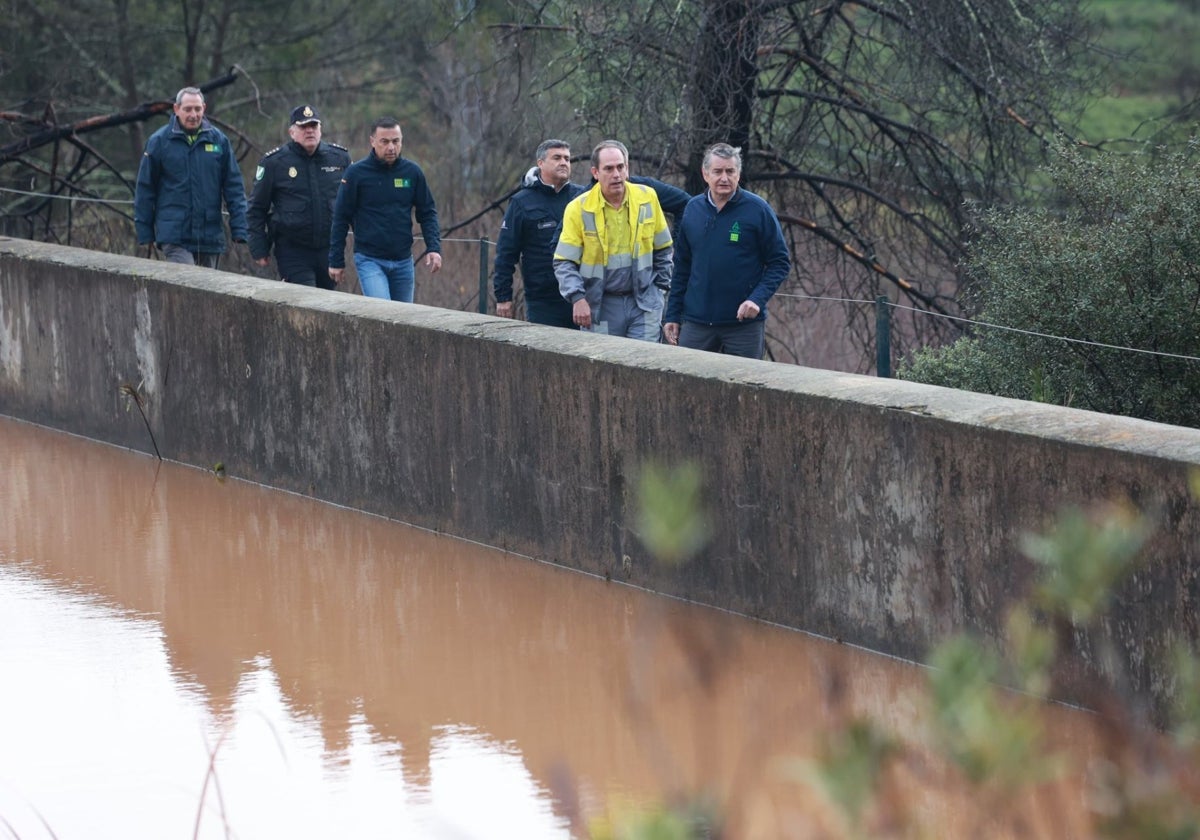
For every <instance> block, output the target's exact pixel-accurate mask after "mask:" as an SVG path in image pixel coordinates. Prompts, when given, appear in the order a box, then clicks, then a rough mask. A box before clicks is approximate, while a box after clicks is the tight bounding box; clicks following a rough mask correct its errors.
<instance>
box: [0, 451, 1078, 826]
mask: <svg viewBox="0 0 1200 840" xmlns="http://www.w3.org/2000/svg"><path fill="white" fill-rule="evenodd" d="M25 431H26V435H25V437H23V438H22V439H21V441H20V445H19V446H18V447H16V448H15V449H16V451H18V452H21V453H22V455H21V457H19V458H16V459H15V460H14V463H13V468H12V469H11V470H8V471H6V472H5V474H4V478H3V480H4V481H5V482H8V483H10V484H11V485H14V486H18V487H19V490H20V493H21V494H22V495H20V496H16V495H15V494H14V497H17V498H23V499H26V500H27V501H26V503H25V504H26V505H27V510H26V511H18V512H16V513H15V521H16V522H17V523H19V525H18V527H19V528H20V529H22V530H23V531H24V530H26V529H28V532H29V533H31V534H32V536H31V537H29V538H26V537H25V535H24V534H22V536H21V539H22V540H23V542H26V543H28V544H31V545H36V555H37V556H38V557H39V558H41V559H42V562H43V564H44V566H45V568H44V569H42V570H40V572H41V573H45V574H47V575H50V576H52V577H54V578H56V579H61V580H65V581H69V582H70V581H73V582H75V583H76V584H77V585H79V586H82V587H86V588H87V589H88V590H90V591H97V592H99V593H102V594H103V596H104V597H106V598H109V599H111V600H113V601H114V602H116V603H117V604H118V605H120V606H121V607H122V608H124V609H130V610H134V611H137V612H139V613H144V614H147V615H150V616H152V617H154V618H156V619H157V620H158V621H159V622H161V626H162V629H163V638H164V644H165V648H166V651H167V654H168V656H169V658H170V662H171V666H172V670H173V671H174V672H175V673H176V674H177V675H178V676H179V678H180V680H181V681H182V682H184V683H186V684H188V685H196V686H199V687H201V688H202V691H203V697H204V701H205V703H206V704H207V705H208V707H209V709H210V710H211V713H212V715H213V717H214V718H215V719H216V720H217V721H224V722H230V721H232V719H233V718H234V715H235V712H236V711H237V710H238V708H237V707H238V702H239V698H240V696H241V695H243V694H244V693H245V691H246V690H247V687H248V686H251V685H253V684H255V682H256V681H257V680H261V679H263V678H266V676H267V675H265V674H264V673H262V669H264V668H268V669H270V671H271V674H272V675H273V677H274V678H275V679H277V681H278V685H279V689H280V693H281V695H282V697H283V700H284V702H285V704H286V705H287V708H288V710H289V712H290V713H291V714H292V715H294V716H295V717H296V718H297V719H302V720H311V721H314V722H315V724H316V725H317V726H318V727H319V728H320V732H321V737H322V739H323V741H324V748H325V750H326V752H327V756H328V761H329V763H330V764H331V765H336V764H337V763H338V762H341V761H346V760H348V756H349V755H350V754H351V752H352V747H353V744H354V742H355V739H356V738H357V739H361V738H362V737H363V730H364V727H366V728H368V729H369V731H370V733H371V737H372V740H376V739H377V740H378V741H379V742H381V743H383V744H392V745H395V748H394V749H392V750H389V755H390V756H392V757H394V758H395V759H396V760H397V761H399V762H400V764H401V765H402V767H403V772H404V776H405V779H406V780H407V781H408V782H409V783H411V784H413V785H415V786H417V787H420V788H425V789H427V788H428V787H429V786H430V785H431V783H432V781H433V779H432V774H433V768H434V766H435V765H436V764H437V763H438V762H439V761H441V760H443V759H447V760H448V758H447V757H448V756H449V755H451V754H452V753H453V748H454V747H455V746H456V745H459V746H461V743H462V739H463V738H467V740H468V741H469V742H470V743H471V744H475V745H480V746H481V747H482V746H484V745H487V744H491V745H492V746H493V748H494V749H495V750H497V751H499V752H503V753H511V754H512V755H513V756H515V757H518V758H519V760H520V761H522V762H523V764H524V766H525V767H526V768H527V769H528V772H529V773H530V774H531V776H532V778H533V779H534V780H535V781H536V784H537V785H538V786H539V787H540V788H541V789H542V790H544V791H554V796H553V801H554V804H553V807H555V808H556V809H562V810H559V813H560V814H562V813H563V812H564V811H565V810H569V807H568V806H567V805H564V804H563V803H566V802H568V801H569V796H572V795H573V796H575V797H576V798H577V799H578V800H579V801H580V802H581V807H583V808H584V809H585V810H588V811H594V810H595V809H596V808H603V807H604V803H605V802H606V801H609V800H610V799H613V798H614V797H615V798H621V797H626V798H628V797H634V798H638V799H655V798H659V797H661V798H664V799H669V798H670V797H672V796H677V795H684V794H691V793H694V792H695V791H697V790H703V789H707V790H710V791H712V792H713V796H714V797H715V798H716V800H717V801H718V802H719V804H721V805H722V807H723V809H724V811H725V812H726V814H727V815H728V818H729V819H730V821H731V822H730V824H731V825H736V824H739V821H743V820H744V821H745V822H746V824H754V825H762V824H763V822H762V821H763V820H766V819H770V820H775V819H782V818H783V817H782V816H781V815H786V814H788V813H790V811H791V810H794V809H797V808H800V809H801V810H803V809H804V808H808V807H811V803H809V802H808V799H807V798H804V797H801V798H799V799H798V798H797V797H798V794H797V790H796V788H795V786H794V785H792V784H791V783H790V782H787V781H786V780H785V779H783V778H782V777H781V776H780V774H779V772H778V768H779V764H778V761H777V760H778V759H780V758H782V757H786V756H797V755H808V754H811V753H812V751H813V749H814V745H815V744H816V742H817V739H818V737H819V735H820V733H821V731H822V730H824V729H827V728H830V727H833V726H834V725H835V724H837V723H838V722H839V721H842V720H844V719H846V717H847V716H850V715H854V714H863V715H870V716H871V717H872V718H875V719H877V720H880V721H882V722H883V723H884V724H885V725H887V726H888V727H889V728H890V729H892V730H893V731H896V732H901V733H913V738H914V739H915V740H918V741H919V736H918V735H917V734H916V733H917V731H918V721H919V720H920V717H921V711H920V707H919V704H918V703H917V702H916V701H915V700H914V697H913V686H914V680H916V679H918V678H919V676H918V675H917V674H916V673H915V672H914V670H913V669H911V668H908V667H904V666H899V665H897V664H896V663H894V662H892V661H890V660H887V659H884V658H882V657H877V656H873V655H870V654H866V653H864V652H861V651H854V650H847V649H846V648H844V647H840V646H836V645H833V644H829V643H824V642H814V641H811V640H805V639H804V638H803V637H801V636H799V635H798V634H795V633H792V632H789V631H785V630H781V629H779V628H772V627H767V626H764V625H759V624H753V623H749V622H746V621H745V620H744V619H739V618H737V617H735V616H732V615H729V614H726V613H721V612H718V611H714V610H706V609H698V608H695V607H691V606H688V605H683V604H680V603H679V602H674V601H667V600H664V599H660V598H656V597H652V596H649V595H647V594H646V593H642V592H638V591H636V590H633V589H631V588H628V587H623V586H618V585H614V584H608V583H605V582H603V581H602V580H600V579H598V578H589V577H585V576H582V575H579V574H577V573H574V572H569V571H564V570H560V569H556V568H554V567H548V566H543V565H540V564H536V563H533V562H530V561H529V560H526V559H522V558H519V557H513V556H508V555H502V554H497V553H495V552H492V551H489V550H486V549H484V548H481V547H478V546H475V545H472V544H469V543H465V542H460V541H456V540H452V539H449V538H445V537H440V536H437V535H434V534H430V533H427V532H422V531H416V530H413V529H409V528H405V527H403V526H400V525H397V524H395V523H390V522H387V521H385V520H382V519H378V518H373V517H369V516H365V515H361V514H357V513H354V512H349V511H345V510H338V509H335V508H332V507H329V506H325V505H321V504H317V503H315V502H312V501H311V500H307V499H303V498H300V497H296V496H289V495H285V494H281V493H277V492H274V491H268V490H266V489H263V488H259V487H255V486H253V485H248V484H245V483H242V482H236V481H225V482H218V481H216V480H215V479H214V477H213V476H212V475H211V474H209V473H205V472H201V471H196V470H191V469H187V468H183V467H179V466H177V465H173V464H164V465H163V466H162V468H161V470H158V472H157V475H156V468H157V463H156V462H155V461H153V460H152V459H149V458H142V457H139V456H133V455H129V454H128V453H123V452H120V451H119V450H116V449H111V448H108V447H103V446H97V445H94V444H90V443H87V442H85V441H80V440H76V439H71V438H65V437H63V436H58V435H48V434H47V433H45V432H41V431H36V432H34V431H33V430H25ZM0 433H4V430H3V429H0ZM26 438H27V439H26ZM79 487H86V488H87V489H86V491H79V492H77V489H76V488H79ZM50 509H55V510H59V511H61V514H62V516H63V517H66V518H67V519H69V521H70V522H71V523H72V527H71V528H67V529H63V528H62V527H61V522H55V523H53V524H50V525H47V524H46V522H45V520H46V519H47V517H44V516H39V515H38V513H39V512H43V511H45V510H50ZM98 546H100V547H101V548H100V549H99V550H98V548H97V547H98ZM1066 728H1069V727H1066ZM468 736H469V737H468ZM456 739H457V740H456ZM908 790H910V791H913V790H916V791H920V785H919V779H918V780H917V782H916V783H913V782H911V780H910V787H909V788H908ZM926 796H927V794H926V793H921V795H920V797H919V798H918V803H917V805H918V807H923V808H937V809H948V810H950V811H951V812H954V806H953V805H947V804H946V803H945V802H941V801H939V802H938V803H937V804H936V805H935V804H930V802H927V801H925V799H924V797H926ZM930 801H932V800H930ZM953 801H954V800H953V798H951V802H953ZM806 803H807V804H806ZM954 819H955V817H954V816H953V814H951V815H950V816H947V817H946V820H949V822H947V823H945V824H947V825H952V824H953V820H954ZM769 824H771V825H774V824H775V823H769ZM772 836H778V832H772Z"/></svg>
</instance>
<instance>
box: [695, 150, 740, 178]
mask: <svg viewBox="0 0 1200 840" xmlns="http://www.w3.org/2000/svg"><path fill="white" fill-rule="evenodd" d="M714 157H719V158H724V159H725V160H731V161H733V162H734V165H736V166H737V170H738V172H741V171H742V150H741V149H740V148H739V147H736V146H730V145H729V144H728V143H714V144H713V145H711V146H709V147H708V150H707V151H706V152H705V153H704V162H703V163H702V164H701V166H702V167H704V168H705V169H712V159H713V158H714Z"/></svg>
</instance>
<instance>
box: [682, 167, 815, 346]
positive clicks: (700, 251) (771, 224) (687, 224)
mask: <svg viewBox="0 0 1200 840" xmlns="http://www.w3.org/2000/svg"><path fill="white" fill-rule="evenodd" d="M791 267H792V261H791V257H790V256H789V255H788V249H787V243H786V242H785V241H784V239H783V230H782V229H781V228H780V226H779V219H778V218H777V217H776V216H775V211H774V210H772V209H771V205H769V204H767V202H766V201H764V200H763V199H761V198H759V197H758V196H757V195H755V194H754V193H751V192H746V191H745V190H743V189H740V188H739V189H738V190H737V192H735V193H734V194H733V196H731V197H730V199H729V201H728V202H726V204H725V206H724V207H723V208H721V210H720V212H718V211H717V208H716V205H714V204H713V203H712V202H711V201H710V200H709V198H708V193H707V192H705V193H704V194H702V195H698V196H695V197H694V198H693V199H692V200H691V201H689V202H688V203H687V207H686V208H685V209H684V211H683V219H682V221H681V222H680V225H679V236H678V238H677V239H676V241H675V272H674V276H673V277H672V279H671V295H670V297H668V298H667V307H666V310H665V312H664V313H663V323H665V324H678V323H681V322H683V321H690V322H692V323H695V324H706V325H709V326H728V325H731V324H736V323H738V319H737V311H738V307H739V306H741V304H742V301H745V300H751V301H754V303H755V304H757V305H758V308H759V310H761V311H760V312H759V313H758V318H757V319H756V320H762V319H764V318H766V317H767V301H768V300H770V299H771V296H772V295H773V294H775V292H776V290H777V289H778V288H779V286H780V284H782V283H783V281H784V280H785V279H787V276H788V272H789V271H791Z"/></svg>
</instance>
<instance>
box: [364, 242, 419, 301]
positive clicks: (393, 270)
mask: <svg viewBox="0 0 1200 840" xmlns="http://www.w3.org/2000/svg"><path fill="white" fill-rule="evenodd" d="M354 267H355V268H356V269H358V283H359V285H360V286H362V290H363V294H364V295H366V296H367V297H374V298H383V299H384V300H399V301H403V302H404V303H412V302H413V285H414V279H413V278H414V274H415V272H414V271H413V261H412V258H409V259H407V260H379V259H376V258H375V257H368V256H364V255H363V254H355V255H354Z"/></svg>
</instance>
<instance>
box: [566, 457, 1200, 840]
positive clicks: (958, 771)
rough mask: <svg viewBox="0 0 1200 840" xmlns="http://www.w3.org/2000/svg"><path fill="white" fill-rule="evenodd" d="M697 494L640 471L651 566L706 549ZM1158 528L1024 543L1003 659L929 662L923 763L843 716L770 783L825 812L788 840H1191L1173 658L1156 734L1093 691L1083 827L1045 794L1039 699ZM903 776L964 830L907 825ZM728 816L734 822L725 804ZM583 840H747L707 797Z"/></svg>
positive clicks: (1199, 714)
mask: <svg viewBox="0 0 1200 840" xmlns="http://www.w3.org/2000/svg"><path fill="white" fill-rule="evenodd" d="M701 486H702V476H701V474H700V471H699V469H698V468H697V467H696V466H695V465H693V464H688V465H684V466H683V467H680V468H678V469H668V468H663V467H659V466H650V467H647V468H646V469H645V470H644V471H643V476H642V482H641V499H640V503H641V524H642V529H643V541H644V542H645V543H646V545H647V547H648V548H649V549H650V550H651V551H653V552H654V553H655V554H656V556H658V557H659V558H660V559H661V560H662V562H672V563H679V562H686V561H687V560H688V559H689V558H690V557H692V556H694V555H695V554H696V553H697V552H698V551H699V550H700V549H701V548H702V543H698V541H697V534H701V535H702V534H703V533H704V532H703V531H702V530H697V526H699V525H702V524H703V522H704V521H705V519H704V516H703V511H702V509H701V501H700V499H701V495H702V494H701ZM1192 495H1193V496H1194V497H1196V498H1200V472H1197V473H1196V474H1195V475H1193V477H1192ZM1153 528H1154V524H1153V522H1152V519H1151V517H1150V516H1149V515H1147V514H1145V513H1143V512H1140V511H1137V510H1135V509H1133V508H1132V507H1130V506H1125V505H1109V506H1105V507H1102V508H1099V509H1097V510H1095V511H1090V512H1089V511H1082V510H1076V509H1070V510H1066V511H1063V512H1061V513H1060V514H1059V516H1058V518H1057V521H1056V522H1055V524H1054V525H1053V526H1052V527H1050V528H1049V529H1048V530H1047V532H1046V533H1043V534H1037V535H1032V534H1031V535H1027V536H1026V537H1025V539H1024V540H1023V541H1022V545H1021V550H1022V552H1023V553H1024V554H1025V555H1026V556H1027V557H1028V558H1030V559H1031V560H1032V561H1034V562H1035V563H1036V564H1037V567H1038V573H1037V575H1036V579H1035V580H1034V582H1033V585H1032V587H1031V590H1030V591H1029V592H1028V593H1027V594H1025V595H1024V597H1021V598H1018V599H1017V600H1016V601H1015V603H1014V605H1013V606H1012V608H1011V611H1010V613H1009V617H1008V633H1007V639H1006V640H1005V642H1004V644H1003V645H1000V646H991V645H988V644H986V643H984V642H982V641H980V640H979V639H975V638H972V637H969V636H956V637H953V638H950V639H947V640H945V641H944V642H942V643H941V644H940V645H938V646H937V648H936V649H935V650H934V651H933V652H932V654H931V655H930V657H929V662H928V665H929V666H930V669H929V676H928V691H927V694H926V697H925V700H926V702H927V709H928V711H927V714H926V715H925V719H926V720H927V721H928V723H929V727H930V731H929V732H928V733H926V734H925V736H924V738H923V741H924V742H925V744H924V747H923V748H922V747H918V746H914V745H913V744H912V743H911V742H912V740H913V739H912V733H904V734H905V735H907V736H908V737H907V739H906V738H903V737H901V736H900V734H899V733H892V732H889V731H887V728H886V727H885V726H884V725H882V724H881V723H880V722H878V721H874V720H870V719H865V718H863V717H861V716H855V715H853V714H847V715H846V716H845V719H844V720H842V721H841V722H840V723H839V724H838V725H837V726H836V727H834V728H833V729H832V730H830V731H827V732H826V733H825V735H824V737H823V742H822V744H821V746H820V748H819V750H818V753H817V755H816V756H815V757H814V758H796V759H794V760H791V761H789V762H787V763H786V764H785V765H784V766H782V767H781V768H780V770H779V772H780V773H782V774H785V775H786V776H787V778H788V779H790V780H791V781H792V782H794V784H795V785H796V788H797V794H798V798H802V797H800V794H802V793H813V792H816V793H817V794H819V795H820V799H821V800H822V801H823V803H824V804H825V805H827V806H828V807H827V808H824V809H821V810H822V811H823V813H819V814H813V815H811V817H810V818H808V819H806V821H805V822H806V824H805V825H804V828H803V830H802V833H799V834H796V835H794V836H801V837H850V838H941V837H948V836H956V837H958V836H961V837H972V838H979V837H1059V838H1066V837H1081V836H1082V837H1103V838H1139V840H1141V839H1142V838H1151V839H1152V840H1177V839H1181V838H1192V837H1200V761H1198V759H1200V663H1198V661H1197V658H1196V655H1195V651H1194V650H1191V649H1188V648H1187V647H1185V646H1183V645H1180V646H1179V647H1178V648H1177V649H1176V651H1175V654H1174V656H1175V662H1174V668H1173V673H1174V676H1175V691H1174V696H1175V698H1176V702H1175V705H1174V709H1173V713H1172V715H1171V718H1170V720H1169V721H1168V723H1167V725H1166V727H1164V728H1160V727H1156V726H1154V725H1153V724H1152V723H1151V722H1150V720H1149V718H1148V717H1147V715H1146V713H1145V709H1144V707H1142V706H1140V705H1139V702H1138V699H1137V698H1134V697H1131V696H1128V695H1127V694H1126V693H1124V692H1123V691H1122V687H1121V686H1120V685H1118V684H1117V683H1115V682H1110V681H1104V680H1102V679H1101V678H1100V677H1098V676H1092V677H1090V679H1092V680H1093V681H1094V683H1095V684H1094V686H1091V687H1090V691H1089V696H1091V697H1092V698H1094V700H1093V702H1092V703H1091V704H1090V705H1091V707H1092V710H1093V711H1094V712H1095V715H1094V718H1095V726H1096V729H1097V735H1098V739H1097V742H1098V744H1099V747H1098V753H1099V754H1093V755H1090V756H1089V757H1088V765H1089V766H1088V767H1087V768H1084V769H1085V770H1086V772H1085V773H1084V774H1082V775H1083V776H1084V777H1085V778H1086V782H1087V784H1086V788H1087V789H1086V790H1085V791H1083V793H1082V795H1083V796H1084V797H1085V800H1086V807H1085V809H1084V810H1085V813H1086V820H1087V822H1088V824H1087V825H1086V826H1082V827H1081V826H1079V825H1077V824H1075V823H1072V822H1069V821H1068V820H1067V819H1066V817H1064V813H1065V812H1066V811H1069V810H1070V811H1073V810H1077V809H1076V808H1075V807H1072V808H1066V807H1063V806H1064V805H1066V804H1067V803H1065V802H1061V801H1059V800H1056V799H1055V797H1062V796H1064V795H1066V794H1064V793H1063V791H1064V790H1066V789H1067V788H1063V787H1053V786H1052V785H1051V784H1050V783H1052V782H1053V781H1054V780H1055V779H1057V778H1061V777H1062V776H1063V775H1064V774H1066V773H1068V772H1070V771H1071V768H1070V766H1069V761H1070V759H1069V758H1068V757H1066V756H1065V755H1061V754H1057V753H1055V752H1054V751H1053V748H1052V747H1051V746H1050V745H1049V739H1048V738H1047V734H1048V733H1047V732H1046V731H1045V730H1044V718H1045V715H1044V712H1045V711H1046V709H1047V703H1046V701H1045V700H1044V699H1043V698H1044V697H1045V696H1046V693H1047V691H1048V690H1049V689H1050V687H1051V685H1053V683H1054V680H1055V679H1056V677H1057V676H1058V675H1059V674H1060V672H1061V671H1062V670H1063V669H1065V668H1068V667H1071V666H1072V664H1073V663H1071V662H1070V659H1071V657H1072V656H1075V655H1076V654H1075V653H1074V651H1075V646H1074V644H1073V643H1072V637H1073V635H1074V634H1075V633H1076V632H1078V631H1083V630H1087V629H1088V628H1091V627H1093V626H1094V625H1095V624H1096V622H1098V621H1099V620H1100V619H1101V618H1102V617H1103V616H1104V615H1105V613H1106V611H1107V610H1108V609H1109V608H1110V606H1111V603H1112V593H1113V592H1114V589H1115V588H1116V587H1117V586H1118V585H1119V584H1120V583H1121V582H1122V581H1123V580H1124V579H1125V578H1126V577H1127V576H1128V575H1129V574H1130V572H1131V571H1132V570H1133V569H1134V568H1135V566H1136V564H1137V563H1138V560H1139V556H1140V555H1141V552H1142V548H1143V546H1144V545H1145V544H1146V542H1147V539H1148V538H1149V537H1150V535H1151V533H1152V531H1153ZM1075 664H1077V663H1075ZM1081 714H1082V713H1081ZM1079 770H1080V768H1075V771H1076V772H1078V771H1079ZM902 775H903V776H907V777H909V778H911V777H913V776H914V775H915V776H916V777H917V779H918V780H919V781H920V782H921V783H922V784H923V785H924V786H926V787H935V786H936V787H942V788H945V789H946V790H954V791H958V792H960V793H961V792H962V791H964V790H965V792H966V795H964V796H958V797H957V799H956V803H957V802H960V801H965V802H967V803H968V811H969V813H967V814H965V815H964V814H963V813H961V810H960V811H958V812H957V813H956V825H958V826H960V827H959V828H956V829H955V830H954V831H953V833H952V835H951V834H948V833H947V827H946V826H945V825H938V824H923V823H922V822H921V820H920V819H919V818H918V817H917V816H915V812H916V809H915V808H913V807H911V805H912V803H910V802H906V801H905V796H904V794H903V793H902V792H901V790H900V788H901V786H900V785H897V783H896V782H897V778H898V777H899V776H902ZM934 795H935V796H936V792H935V793H934ZM910 796H911V789H910ZM955 807H956V808H958V805H957V804H956V806H955ZM725 810H727V811H735V810H736V807H730V803H726V809H725ZM924 813H926V814H928V813H929V811H928V809H926V810H925V811H924ZM935 813H936V810H935ZM806 816H808V815H806ZM926 820H928V817H926ZM964 825H965V826H966V829H965V833H963V832H964V830H963V829H962V828H961V826H964ZM589 834H590V835H591V836H592V837H594V838H613V839H614V840H616V839H617V838H620V840H675V839H676V838H694V837H713V838H716V837H744V836H749V835H748V834H747V833H746V829H745V828H744V827H742V826H738V825H734V824H733V822H732V821H729V820H727V819H726V815H725V814H724V813H723V810H722V807H721V806H720V805H714V804H713V803H712V801H711V800H709V799H707V798H705V797H704V796H703V794H696V795H695V798H694V799H693V800H690V801H687V802H682V803H671V804H670V805H669V806H666V805H664V806H662V807H660V808H657V809H651V810H648V811H646V810H642V811H636V812H629V813H617V814H610V815H608V816H606V817H605V818H604V819H603V821H602V822H601V823H599V824H598V823H596V822H593V824H591V825H590V826H589ZM788 836H792V835H788Z"/></svg>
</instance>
